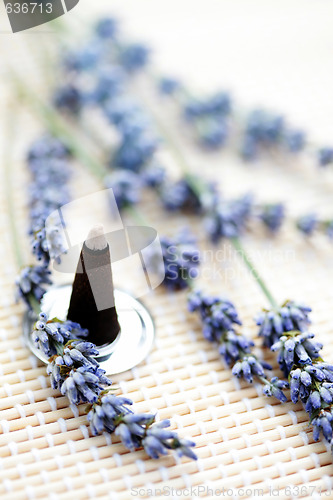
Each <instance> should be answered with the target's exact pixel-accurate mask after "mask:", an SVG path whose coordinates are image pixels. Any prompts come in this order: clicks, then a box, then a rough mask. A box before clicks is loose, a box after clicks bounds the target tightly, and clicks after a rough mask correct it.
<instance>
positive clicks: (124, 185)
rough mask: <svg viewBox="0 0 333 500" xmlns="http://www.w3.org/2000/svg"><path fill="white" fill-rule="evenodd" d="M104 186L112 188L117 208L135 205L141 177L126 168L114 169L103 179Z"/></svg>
mask: <svg viewBox="0 0 333 500" xmlns="http://www.w3.org/2000/svg"><path fill="white" fill-rule="evenodd" d="M105 186H106V187H107V188H112V190H113V194H114V196H115V199H116V203H117V206H118V208H119V210H122V209H123V208H126V207H129V206H132V205H135V204H137V203H138V202H139V200H140V194H141V193H140V190H141V187H142V184H141V178H140V177H139V176H138V175H137V174H135V173H134V172H130V171H128V170H116V171H115V172H112V174H109V175H108V176H107V177H106V179H105Z"/></svg>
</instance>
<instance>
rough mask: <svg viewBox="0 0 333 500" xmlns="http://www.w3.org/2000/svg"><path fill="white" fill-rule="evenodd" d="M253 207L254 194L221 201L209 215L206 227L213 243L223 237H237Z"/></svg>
mask: <svg viewBox="0 0 333 500" xmlns="http://www.w3.org/2000/svg"><path fill="white" fill-rule="evenodd" d="M251 208H252V196H251V195H245V196H243V197H242V198H239V199H236V200H231V201H221V202H220V203H219V204H217V205H216V206H215V207H214V208H213V209H212V210H211V211H210V212H209V213H208V215H207V219H206V229H207V232H208V234H209V236H210V239H211V240H212V242H213V243H218V241H219V240H220V239H221V238H236V237H238V236H239V235H240V234H241V233H242V232H243V230H244V229H245V226H246V222H247V221H248V219H249V217H250V214H251Z"/></svg>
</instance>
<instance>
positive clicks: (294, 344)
mask: <svg viewBox="0 0 333 500" xmlns="http://www.w3.org/2000/svg"><path fill="white" fill-rule="evenodd" d="M310 311H311V309H310V307H307V306H302V305H297V304H296V303H295V302H293V301H287V302H286V303H285V304H283V305H282V307H281V308H279V309H276V308H275V309H271V310H270V311H267V310H265V311H264V312H263V313H261V314H260V315H259V316H258V317H257V324H258V325H259V326H260V330H259V336H261V337H264V345H266V346H268V347H270V348H271V350H272V351H273V352H276V353H277V360H278V362H279V365H280V368H281V370H282V371H283V373H284V375H285V376H286V377H288V380H289V384H290V396H291V400H292V402H293V403H295V404H296V403H297V402H298V401H299V400H300V401H301V402H302V403H303V405H304V408H305V411H306V412H307V413H308V414H309V418H310V423H312V425H313V436H314V439H315V440H316V441H318V439H319V437H320V433H321V432H322V433H323V436H324V438H325V439H326V440H327V441H328V442H330V443H331V445H332V435H333V365H331V364H329V363H326V362H324V361H323V360H322V359H321V357H320V351H321V349H322V348H323V344H321V343H320V342H317V341H316V340H315V339H314V337H315V336H314V334H313V333H310V332H308V330H307V328H308V325H309V324H310V319H309V316H308V314H309V312H310Z"/></svg>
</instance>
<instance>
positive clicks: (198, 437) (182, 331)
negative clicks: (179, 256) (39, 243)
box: [0, 2, 333, 500]
mask: <svg viewBox="0 0 333 500" xmlns="http://www.w3.org/2000/svg"><path fill="white" fill-rule="evenodd" d="M102 3H103V5H105V4H106V3H105V2H101V4H102ZM40 40H41V42H42V40H43V38H42V37H41V38H40ZM34 43H35V42H34ZM42 43H43V42H42ZM32 46H33V44H32V42H30V41H29V36H28V35H26V36H24V35H20V36H18V37H14V38H13V39H10V41H9V42H8V45H7V47H6V55H7V57H6V58H5V57H4V59H6V60H7V61H8V62H11V63H13V62H15V63H16V62H17V69H18V70H20V71H21V72H22V74H25V77H26V78H27V81H29V84H30V85H34V84H36V86H38V85H39V87H38V88H39V89H40V92H41V93H43V90H45V89H42V88H41V87H40V82H41V78H42V75H41V73H40V71H39V70H38V67H39V63H40V61H39V60H38V58H37V56H36V55H34V54H33V51H32V50H31V47H32ZM2 53H3V50H2ZM137 86H138V88H139V90H140V92H142V93H145V94H146V98H148V99H151V97H149V96H150V95H151V93H150V89H149V88H147V85H146V82H144V81H138V82H137ZM9 95H10V85H9V83H8V82H7V81H6V80H5V78H4V75H3V80H2V86H1V108H2V110H3V111H2V120H1V132H2V133H1V150H2V151H7V153H8V147H7V146H8V144H7V143H8V121H7V119H8V116H12V115H13V114H14V115H15V122H14V123H15V134H14V137H12V138H11V147H10V148H9V149H10V154H9V153H8V154H7V155H6V158H4V160H3V162H2V165H3V167H4V166H5V165H8V164H9V165H10V168H11V170H12V178H13V186H14V201H15V211H16V220H17V224H18V228H19V231H20V238H21V240H22V247H23V248H22V251H23V253H24V256H25V260H26V262H27V263H28V262H29V261H30V255H29V249H28V247H27V239H26V236H25V233H26V227H27V218H26V217H27V206H26V200H27V183H28V182H29V176H28V174H27V171H26V168H25V165H24V154H25V151H26V149H27V147H28V145H29V143H30V141H31V140H32V139H33V138H35V137H36V136H37V135H38V134H39V132H40V131H41V130H42V128H41V125H40V123H39V122H38V120H36V118H35V117H32V116H31V115H30V114H29V113H27V112H26V111H25V110H23V109H21V108H20V107H19V106H18V105H17V103H15V101H14V102H13V101H12V100H10V98H9ZM151 104H152V105H155V106H156V109H158V111H159V112H160V113H162V115H163V117H164V118H165V119H167V120H169V123H170V125H171V126H176V124H177V118H176V117H175V112H174V110H173V109H169V108H168V109H164V108H163V107H162V109H161V107H160V106H157V103H156V102H154V100H152V102H151ZM183 145H184V148H185V149H186V152H187V155H188V157H189V159H190V161H191V164H193V168H194V170H197V171H198V172H199V171H202V170H203V171H204V175H206V176H207V178H215V179H217V180H219V181H220V182H221V184H222V188H223V191H225V192H226V193H228V194H229V195H233V194H239V193H243V192H244V191H248V190H253V191H255V192H256V193H257V194H258V197H259V198H260V199H261V200H263V201H264V200H265V201H267V200H269V199H272V198H273V197H274V199H276V200H283V201H286V202H287V203H288V207H289V209H290V210H289V212H290V213H292V214H299V213H301V212H302V210H306V209H307V208H309V206H310V207H311V209H316V210H318V211H320V212H321V213H323V214H325V213H326V212H327V213H329V208H330V207H331V210H332V203H331V200H332V193H333V177H332V175H331V174H330V173H322V174H321V176H319V175H316V174H315V172H314V171H313V169H312V168H311V167H310V165H308V163H307V162H306V160H305V159H304V160H303V159H301V160H300V161H299V163H298V164H297V165H294V164H293V165H292V164H288V162H286V161H285V160H284V159H282V158H275V159H274V160H275V161H274V165H273V166H272V162H271V161H269V162H268V161H265V160H263V161H262V162H261V163H260V164H258V165H257V166H254V167H245V166H244V165H242V164H241V163H240V162H239V161H238V160H237V159H236V158H235V157H234V156H233V155H231V154H230V153H229V152H227V151H226V152H224V153H222V154H221V153H219V154H218V155H211V156H208V155H203V154H202V153H200V151H197V150H195V149H193V148H192V146H190V141H189V140H188V139H184V143H183ZM161 158H162V159H163V161H164V163H165V164H166V165H167V167H168V168H169V169H170V171H175V165H174V164H173V162H172V159H171V158H170V155H169V153H168V150H167V149H165V150H162V152H161ZM73 168H74V175H73V179H72V181H71V190H72V195H73V197H79V196H83V195H85V194H88V193H90V192H93V191H95V190H98V189H100V186H99V185H98V183H97V182H96V181H95V180H94V179H93V178H92V177H91V175H90V174H88V173H87V172H86V171H84V170H83V168H82V166H80V165H75V166H74V167H73ZM0 196H1V200H0V206H1V211H0V231H1V235H2V245H1V250H0V252H1V253H0V255H1V261H0V262H1V269H0V284H1V296H0V339H1V341H0V363H1V365H0V380H1V383H0V394H1V400H0V409H1V413H0V457H1V458H0V460H1V461H0V465H1V467H0V476H1V479H2V483H1V485H0V495H1V497H0V498H1V500H21V499H22V500H30V499H35V498H36V499H50V500H51V499H52V500H56V499H59V500H67V499H68V500H71V499H73V498H75V499H76V500H79V499H82V500H83V499H84V500H85V499H89V498H99V499H102V498H105V499H129V498H132V497H133V496H137V497H139V498H145V497H148V496H151V497H159V496H161V494H162V492H163V491H164V494H165V495H166V496H169V498H179V497H182V496H184V497H185V496H186V497H187V498H194V497H196V496H198V495H199V496H212V497H213V498H215V497H218V492H216V491H215V490H222V488H224V489H225V492H224V494H223V495H222V494H220V497H221V498H224V497H225V496H226V497H229V498H233V495H234V498H237V490H238V489H240V488H241V490H239V491H238V497H241V498H249V497H252V498H270V497H272V496H273V495H274V496H278V497H279V498H296V497H302V498H303V497H304V498H306V497H309V498H310V497H311V498H322V497H324V498H333V495H332V493H331V490H332V486H333V481H332V472H333V468H332V457H331V454H330V451H329V450H328V449H327V447H326V445H325V444H324V443H323V441H319V442H318V443H315V442H314V441H313V438H312V433H311V430H310V429H309V428H308V419H307V415H306V413H305V412H304V410H303V409H302V405H300V404H297V405H293V404H292V403H287V404H280V403H279V402H278V401H275V400H274V399H268V398H266V397H263V396H261V395H260V394H261V392H260V388H258V387H256V386H255V385H254V386H251V385H248V384H246V383H243V382H241V383H239V381H237V380H235V378H234V377H232V375H231V371H230V370H229V369H228V368H227V367H226V366H224V364H223V362H222V361H221V360H220V358H219V356H218V354H217V351H216V349H215V348H214V346H212V345H211V344H209V343H208V342H206V341H205V340H204V339H203V337H202V333H201V328H200V324H199V322H198V321H197V318H196V317H194V316H193V315H190V314H189V313H187V311H186V293H185V292H181V293H177V294H169V293H166V292H165V291H164V290H163V289H162V288H161V287H160V288H159V289H157V290H156V291H155V292H154V293H152V294H151V295H150V296H147V297H145V298H144V302H145V304H146V305H147V307H148V308H149V309H150V311H151V313H152V315H153V317H154V320H155V324H156V341H155V345H154V348H153V350H152V351H151V353H150V355H149V356H148V358H147V359H146V360H145V361H144V362H142V363H141V364H140V365H139V366H137V367H136V368H134V369H132V370H130V371H128V372H126V373H124V374H121V375H117V376H114V377H113V380H114V383H115V385H117V386H118V387H119V391H118V393H119V394H125V395H127V396H128V397H130V398H131V399H133V400H134V403H135V408H136V410H137V411H140V412H155V411H158V415H159V418H160V419H164V418H170V419H171V420H172V426H173V428H175V429H177V430H178V432H179V433H180V435H181V436H184V437H192V438H193V439H194V440H195V442H196V444H197V454H198V457H199V459H198V461H197V462H192V461H189V460H187V459H183V460H181V461H179V460H176V459H175V458H174V457H173V456H171V455H170V456H167V457H165V458H163V459H160V460H158V461H154V460H151V459H149V458H147V456H146V455H145V453H144V452H143V451H137V452H135V453H128V452H127V451H126V450H125V449H124V447H123V446H122V444H121V443H120V442H119V439H118V438H117V437H115V436H112V437H110V436H104V435H103V436H98V437H92V436H91V435H90V433H89V430H88V428H87V424H86V420H85V416H84V412H83V407H79V408H76V407H69V406H68V402H67V400H66V398H64V397H62V396H61V395H60V394H59V393H58V392H56V391H53V390H52V389H51V388H50V383H49V380H48V377H47V376H46V374H45V366H44V365H42V364H41V363H39V362H37V360H36V359H35V358H34V357H33V356H32V355H31V354H30V353H29V351H28V350H27V349H26V348H25V347H24V344H23V342H22V339H21V332H22V327H21V321H22V313H23V307H22V305H18V304H15V303H14V300H13V298H12V297H13V291H14V288H13V281H14V278H15V275H16V272H17V270H16V265H15V261H14V257H13V251H12V246H11V244H12V242H11V239H10V232H9V219H8V216H7V212H6V187H5V184H4V182H1V183H0ZM157 201H158V200H156V198H155V197H154V196H153V195H152V194H149V193H145V196H144V200H143V203H142V210H143V212H144V214H145V215H146V217H147V218H148V220H149V221H150V223H151V225H152V226H154V227H155V228H156V229H157V230H158V231H159V233H160V234H168V235H172V234H173V233H175V232H176V231H177V230H178V229H179V228H180V227H182V226H184V225H185V224H189V223H190V224H191V226H192V228H193V230H194V231H195V232H196V234H197V235H198V238H199V244H200V249H201V251H202V256H203V263H202V270H201V276H200V284H201V285H202V287H203V288H205V289H206V290H207V291H210V292H212V293H221V294H223V295H226V296H228V297H229V298H230V299H232V300H233V301H234V302H235V304H236V306H237V308H238V309H239V312H240V317H241V318H242V320H243V323H244V327H243V329H244V332H245V333H247V334H248V335H250V336H251V337H252V338H253V339H255V338H256V327H255V326H254V323H253V320H252V317H253V316H254V315H255V313H256V312H257V311H258V310H259V309H260V308H261V307H262V306H266V303H265V300H264V298H263V297H262V296H261V295H260V292H259V290H258V288H257V286H256V284H255V283H254V282H253V280H252V279H251V277H250V276H249V275H248V273H247V272H246V270H245V269H244V268H243V266H242V264H241V263H240V262H239V261H238V260H237V257H236V256H235V254H234V253H233V251H232V249H231V247H230V246H229V245H228V243H225V244H223V245H221V246H220V247H219V252H216V249H215V250H214V251H212V250H213V249H212V247H211V245H209V244H208V243H207V242H206V241H205V239H204V232H203V230H202V229H201V221H196V220H190V219H187V218H186V217H184V216H181V217H176V216H169V215H168V217H167V218H166V215H165V213H164V212H163V211H162V210H161V209H160V208H159V205H158V202H157ZM92 210H93V211H94V210H95V211H96V217H99V218H100V220H101V221H102V222H103V220H104V219H105V217H107V214H105V213H101V212H99V211H98V209H97V208H95V207H92ZM244 244H245V245H246V248H248V250H249V252H250V254H251V256H252V258H253V259H254V260H255V261H256V263H257V265H258V267H259V269H260V271H261V273H262V274H263V276H264V277H265V279H267V281H268V283H270V284H271V286H272V288H273V290H274V292H275V295H276V296H277V298H278V299H279V300H281V301H283V300H285V299H287V298H292V299H295V300H302V301H304V302H305V303H307V304H310V305H311V306H312V308H313V315H312V319H313V331H314V332H315V333H316V335H317V337H318V339H319V340H320V341H322V342H323V343H324V346H325V347H324V357H325V358H326V359H327V360H328V361H330V362H332V361H333V314H332V307H331V306H332V303H333V287H332V272H333V257H332V246H331V245H330V244H329V243H328V242H327V241H326V240H325V239H324V238H321V237H318V238H316V239H314V240H312V241H310V242H309V241H305V240H304V239H303V238H302V237H301V236H299V235H298V234H296V233H295V231H294V230H293V229H292V227H291V226H286V227H285V228H284V229H283V231H282V232H281V234H280V235H279V237H278V238H275V239H269V238H267V235H265V234H264V233H261V232H259V231H258V230H257V229H256V228H252V229H251V231H250V233H249V234H248V235H247V236H246V237H245V238H244ZM124 281H126V283H130V282H131V277H130V276H124ZM120 285H121V284H120ZM127 288H130V287H129V286H127ZM256 344H257V346H258V350H257V353H258V354H259V355H260V353H261V351H260V349H259V346H260V342H258V341H256ZM261 355H262V356H263V357H264V358H265V359H266V360H267V361H269V362H272V364H273V366H274V372H275V373H276V374H278V373H279V370H278V367H277V364H276V362H275V360H274V357H273V356H272V355H271V353H269V352H267V351H264V352H262V353H261ZM302 486H303V489H302V488H301V487H302ZM198 487H200V488H201V489H198ZM163 488H164V490H163ZM172 488H174V491H172ZM191 488H192V490H191ZM288 488H289V489H288ZM214 491H215V493H214Z"/></svg>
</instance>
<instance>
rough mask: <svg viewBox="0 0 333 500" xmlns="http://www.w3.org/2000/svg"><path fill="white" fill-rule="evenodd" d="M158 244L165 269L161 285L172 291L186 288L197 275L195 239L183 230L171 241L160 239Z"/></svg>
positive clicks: (197, 254) (197, 262)
mask: <svg viewBox="0 0 333 500" xmlns="http://www.w3.org/2000/svg"><path fill="white" fill-rule="evenodd" d="M160 243H161V247H162V255H163V263H164V269H165V277H164V281H163V284H164V285H165V286H166V288H168V289H169V290H173V291H178V290H183V289H185V288H188V286H189V283H190V281H191V280H193V279H195V278H196V277H197V275H198V266H199V263H200V257H199V250H198V249H197V247H196V245H195V243H196V240H195V238H194V237H193V236H192V235H191V234H190V233H189V232H188V231H185V230H184V231H182V232H181V233H179V234H178V235H177V236H176V237H174V238H173V239H171V238H167V237H162V238H161V239H160Z"/></svg>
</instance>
